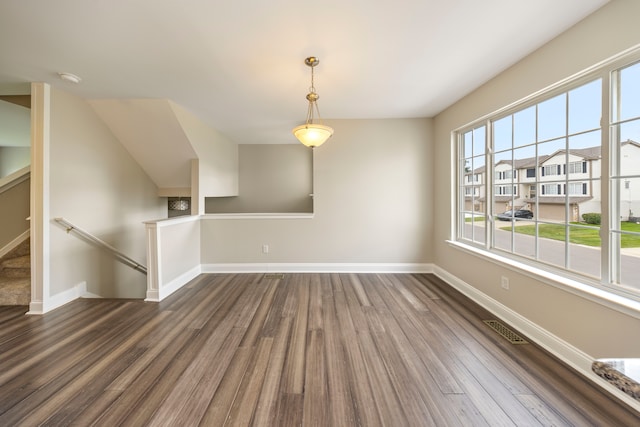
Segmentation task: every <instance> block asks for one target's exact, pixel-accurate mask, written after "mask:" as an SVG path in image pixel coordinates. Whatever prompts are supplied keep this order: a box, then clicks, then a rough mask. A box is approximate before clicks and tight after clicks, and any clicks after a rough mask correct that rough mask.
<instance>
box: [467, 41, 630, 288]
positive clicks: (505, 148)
mask: <svg viewBox="0 0 640 427" xmlns="http://www.w3.org/2000/svg"><path fill="white" fill-rule="evenodd" d="M603 106H605V108H603ZM456 135H457V147H456V150H457V159H458V163H457V164H458V165H459V167H458V176H459V178H458V182H460V183H462V185H460V186H459V187H458V197H457V200H458V203H457V206H458V212H457V236H456V239H457V241H459V242H461V243H465V244H469V245H472V246H475V247H477V248H479V249H481V250H485V251H488V252H493V253H497V254H503V255H504V256H506V257H507V258H513V259H517V260H521V261H523V262H525V263H526V264H530V265H532V266H534V267H540V268H542V269H544V270H546V271H552V272H553V273H555V274H558V275H559V276H567V277H570V278H576V277H582V281H583V282H584V283H588V284H592V285H593V286H596V287H606V288H608V289H610V290H614V292H616V293H621V294H625V295H627V296H632V297H633V298H635V299H640V274H638V272H639V271H640V53H639V52H635V53H634V54H633V56H631V55H630V56H627V57H626V58H623V59H620V58H617V59H615V60H612V61H610V62H609V63H607V64H605V65H602V66H600V67H599V68H595V67H594V69H592V70H590V71H589V72H585V73H583V74H582V75H580V76H578V77H576V78H575V79H572V80H570V81H567V82H565V83H562V84H559V85H556V87H554V88H552V89H550V90H549V91H548V92H546V93H545V94H542V95H538V96H537V97H535V98H533V97H532V98H531V99H530V100H528V101H525V102H522V103H521V104H519V105H517V106H515V107H511V108H509V109H505V110H503V111H501V112H499V113H496V114H495V115H490V116H488V117H486V118H483V119H481V120H479V121H478V122H476V123H474V124H472V125H470V126H468V127H466V128H463V129H460V130H459V131H457V132H456ZM471 175H473V176H476V175H478V176H479V179H478V181H473V182H471V183H469V182H467V180H465V179H464V177H466V176H471ZM469 186H473V187H472V188H473V192H471V193H470V192H469V190H468V187H469ZM514 210H528V211H531V212H532V213H533V218H531V219H529V218H526V217H523V218H516V219H514V220H510V217H509V216H508V214H507V215H500V216H499V214H501V213H503V212H507V211H514ZM529 216H530V215H529Z"/></svg>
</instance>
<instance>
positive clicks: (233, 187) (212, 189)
mask: <svg viewBox="0 0 640 427" xmlns="http://www.w3.org/2000/svg"><path fill="white" fill-rule="evenodd" d="M170 105H171V108H172V110H173V111H174V113H175V115H176V118H177V119H178V121H179V122H180V125H181V126H182V130H183V131H184V133H185V135H187V138H188V139H189V143H190V144H191V146H192V147H193V150H194V151H195V152H196V154H197V156H198V180H199V185H198V187H199V188H198V192H199V195H198V197H199V198H200V199H199V201H198V200H197V202H198V204H202V206H204V198H205V197H212V196H236V195H237V194H238V145H237V144H236V143H234V142H232V141H230V140H228V139H227V138H226V137H225V136H224V135H222V134H221V133H220V132H218V131H217V130H215V129H213V128H212V127H210V126H208V125H206V124H205V123H204V122H202V121H201V120H199V119H198V118H197V117H195V116H194V115H193V114H191V113H190V112H189V111H187V110H185V109H184V108H182V107H181V106H179V105H177V104H175V103H173V102H171V103H170ZM192 197H195V195H193V194H192ZM203 212H204V210H202V211H201V212H200V213H203Z"/></svg>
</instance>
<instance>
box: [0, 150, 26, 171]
mask: <svg viewBox="0 0 640 427" xmlns="http://www.w3.org/2000/svg"><path fill="white" fill-rule="evenodd" d="M29 163H31V149H30V148H29V147H0V178H2V177H5V176H7V175H10V174H12V173H13V172H15V171H17V170H20V169H22V168H24V167H26V166H29Z"/></svg>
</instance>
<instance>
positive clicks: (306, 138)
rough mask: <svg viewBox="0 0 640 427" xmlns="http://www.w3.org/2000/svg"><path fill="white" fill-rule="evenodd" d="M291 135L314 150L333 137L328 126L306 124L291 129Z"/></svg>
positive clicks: (331, 130)
mask: <svg viewBox="0 0 640 427" xmlns="http://www.w3.org/2000/svg"><path fill="white" fill-rule="evenodd" d="M292 132H293V134H294V135H295V136H296V138H298V141H300V142H302V143H303V144H304V145H306V146H307V147H311V148H315V147H319V146H321V145H322V144H324V143H325V142H326V141H327V139H329V138H331V135H333V129H332V128H330V127H329V126H324V125H317V124H314V123H306V124H304V125H301V126H298V127H296V128H294V129H293V131H292Z"/></svg>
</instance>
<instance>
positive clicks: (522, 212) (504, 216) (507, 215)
mask: <svg viewBox="0 0 640 427" xmlns="http://www.w3.org/2000/svg"><path fill="white" fill-rule="evenodd" d="M496 218H498V219H499V220H500V221H513V219H514V218H515V219H516V220H518V219H531V218H533V212H531V211H529V210H526V209H518V210H515V211H506V212H502V213H501V214H498V215H496Z"/></svg>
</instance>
